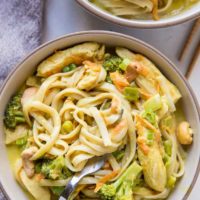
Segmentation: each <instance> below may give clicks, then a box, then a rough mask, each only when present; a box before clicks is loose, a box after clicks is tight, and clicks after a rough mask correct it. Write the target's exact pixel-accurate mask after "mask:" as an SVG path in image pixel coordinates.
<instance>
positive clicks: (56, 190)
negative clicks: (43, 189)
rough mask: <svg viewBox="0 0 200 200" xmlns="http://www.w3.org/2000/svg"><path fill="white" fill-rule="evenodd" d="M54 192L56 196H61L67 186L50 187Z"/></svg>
mask: <svg viewBox="0 0 200 200" xmlns="http://www.w3.org/2000/svg"><path fill="white" fill-rule="evenodd" d="M50 189H51V191H52V193H53V194H54V195H56V196H60V195H61V194H62V192H63V191H64V189H65V187H64V186H54V187H50Z"/></svg>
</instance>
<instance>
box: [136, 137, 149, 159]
mask: <svg viewBox="0 0 200 200" xmlns="http://www.w3.org/2000/svg"><path fill="white" fill-rule="evenodd" d="M137 143H138V145H139V147H140V149H141V150H142V152H143V153H144V154H145V155H147V154H148V153H149V150H150V149H149V146H148V145H147V144H146V139H145V138H143V137H138V139H137Z"/></svg>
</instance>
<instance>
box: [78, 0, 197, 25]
mask: <svg viewBox="0 0 200 200" xmlns="http://www.w3.org/2000/svg"><path fill="white" fill-rule="evenodd" d="M76 1H77V2H78V3H79V4H80V5H82V6H83V7H84V8H85V9H86V10H88V11H89V12H91V13H92V14H94V15H96V16H98V17H100V18H103V19H104V20H106V21H111V22H113V23H116V24H119V25H125V26H129V27H137V28H155V27H167V26H171V25H176V24H179V23H182V22H185V21H187V20H190V19H193V18H195V17H198V16H200V1H199V2H196V4H194V5H193V6H191V7H190V8H188V9H186V10H184V11H183V12H181V13H179V14H177V15H172V16H169V17H166V18H161V19H160V20H157V21H155V20H138V19H131V20H129V19H125V18H121V17H117V16H114V15H112V14H110V13H109V12H106V11H104V10H103V9H101V8H99V7H98V6H96V5H95V4H93V3H90V2H89V1H88V0H76Z"/></svg>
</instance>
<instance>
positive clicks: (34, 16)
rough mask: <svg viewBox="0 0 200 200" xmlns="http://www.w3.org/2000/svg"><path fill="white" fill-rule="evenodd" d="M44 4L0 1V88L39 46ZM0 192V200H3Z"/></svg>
mask: <svg viewBox="0 0 200 200" xmlns="http://www.w3.org/2000/svg"><path fill="white" fill-rule="evenodd" d="M43 2H44V0H0V86H1V85H2V82H3V80H4V79H5V78H6V76H7V75H8V73H9V72H10V70H11V69H12V68H13V67H15V65H16V63H18V62H19V61H20V60H21V59H22V58H23V57H24V56H25V55H26V54H27V53H28V52H30V51H31V50H32V49H34V48H35V47H37V46H38V45H39V44H40V39H41V24H42V10H43ZM5 199H6V198H5V197H4V195H3V193H2V192H1V190H0V200H5Z"/></svg>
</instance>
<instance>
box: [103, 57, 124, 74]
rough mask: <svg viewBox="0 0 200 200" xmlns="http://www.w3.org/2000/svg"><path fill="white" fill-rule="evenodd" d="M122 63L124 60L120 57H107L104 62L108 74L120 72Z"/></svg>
mask: <svg viewBox="0 0 200 200" xmlns="http://www.w3.org/2000/svg"><path fill="white" fill-rule="evenodd" d="M121 63H122V59H121V58H120V57H118V56H107V57H106V58H105V60H104V62H103V67H104V68H105V70H106V71H108V72H115V71H117V70H119V65H120V64H121Z"/></svg>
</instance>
